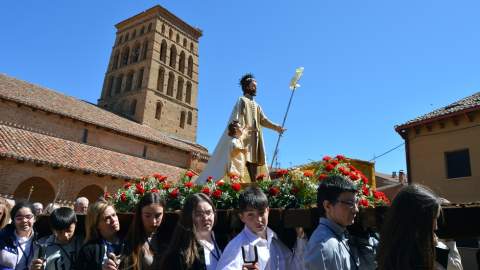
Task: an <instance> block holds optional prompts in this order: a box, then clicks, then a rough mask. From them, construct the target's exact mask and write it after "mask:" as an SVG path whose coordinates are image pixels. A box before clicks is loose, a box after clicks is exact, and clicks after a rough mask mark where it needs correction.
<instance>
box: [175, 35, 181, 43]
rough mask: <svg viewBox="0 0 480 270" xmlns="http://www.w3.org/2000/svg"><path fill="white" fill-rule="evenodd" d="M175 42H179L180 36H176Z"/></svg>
mask: <svg viewBox="0 0 480 270" xmlns="http://www.w3.org/2000/svg"><path fill="white" fill-rule="evenodd" d="M175 42H177V43H179V42H180V35H179V34H177V36H176V38H175Z"/></svg>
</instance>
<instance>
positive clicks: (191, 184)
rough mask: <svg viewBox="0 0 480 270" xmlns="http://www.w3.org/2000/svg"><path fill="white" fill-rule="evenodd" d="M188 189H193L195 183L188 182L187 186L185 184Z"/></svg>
mask: <svg viewBox="0 0 480 270" xmlns="http://www.w3.org/2000/svg"><path fill="white" fill-rule="evenodd" d="M183 185H184V186H185V187H186V188H191V187H193V183H192V182H186V183H185V184H183Z"/></svg>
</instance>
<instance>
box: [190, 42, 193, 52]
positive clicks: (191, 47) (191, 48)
mask: <svg viewBox="0 0 480 270" xmlns="http://www.w3.org/2000/svg"><path fill="white" fill-rule="evenodd" d="M190 51H191V52H193V42H192V43H190Z"/></svg>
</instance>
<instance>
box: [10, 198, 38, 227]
mask: <svg viewBox="0 0 480 270" xmlns="http://www.w3.org/2000/svg"><path fill="white" fill-rule="evenodd" d="M21 208H29V209H30V211H32V214H33V216H35V217H36V215H35V209H34V208H33V204H32V203H30V202H28V201H20V202H17V203H16V204H15V205H14V206H13V208H12V210H10V217H11V219H12V223H13V222H14V220H15V216H16V215H17V212H18V210H20V209H21Z"/></svg>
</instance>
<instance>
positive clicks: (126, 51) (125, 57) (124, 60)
mask: <svg viewBox="0 0 480 270" xmlns="http://www.w3.org/2000/svg"><path fill="white" fill-rule="evenodd" d="M129 54H130V49H129V48H128V47H126V48H125V49H124V50H123V53H122V62H121V63H120V66H125V65H127V64H128V56H129Z"/></svg>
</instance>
